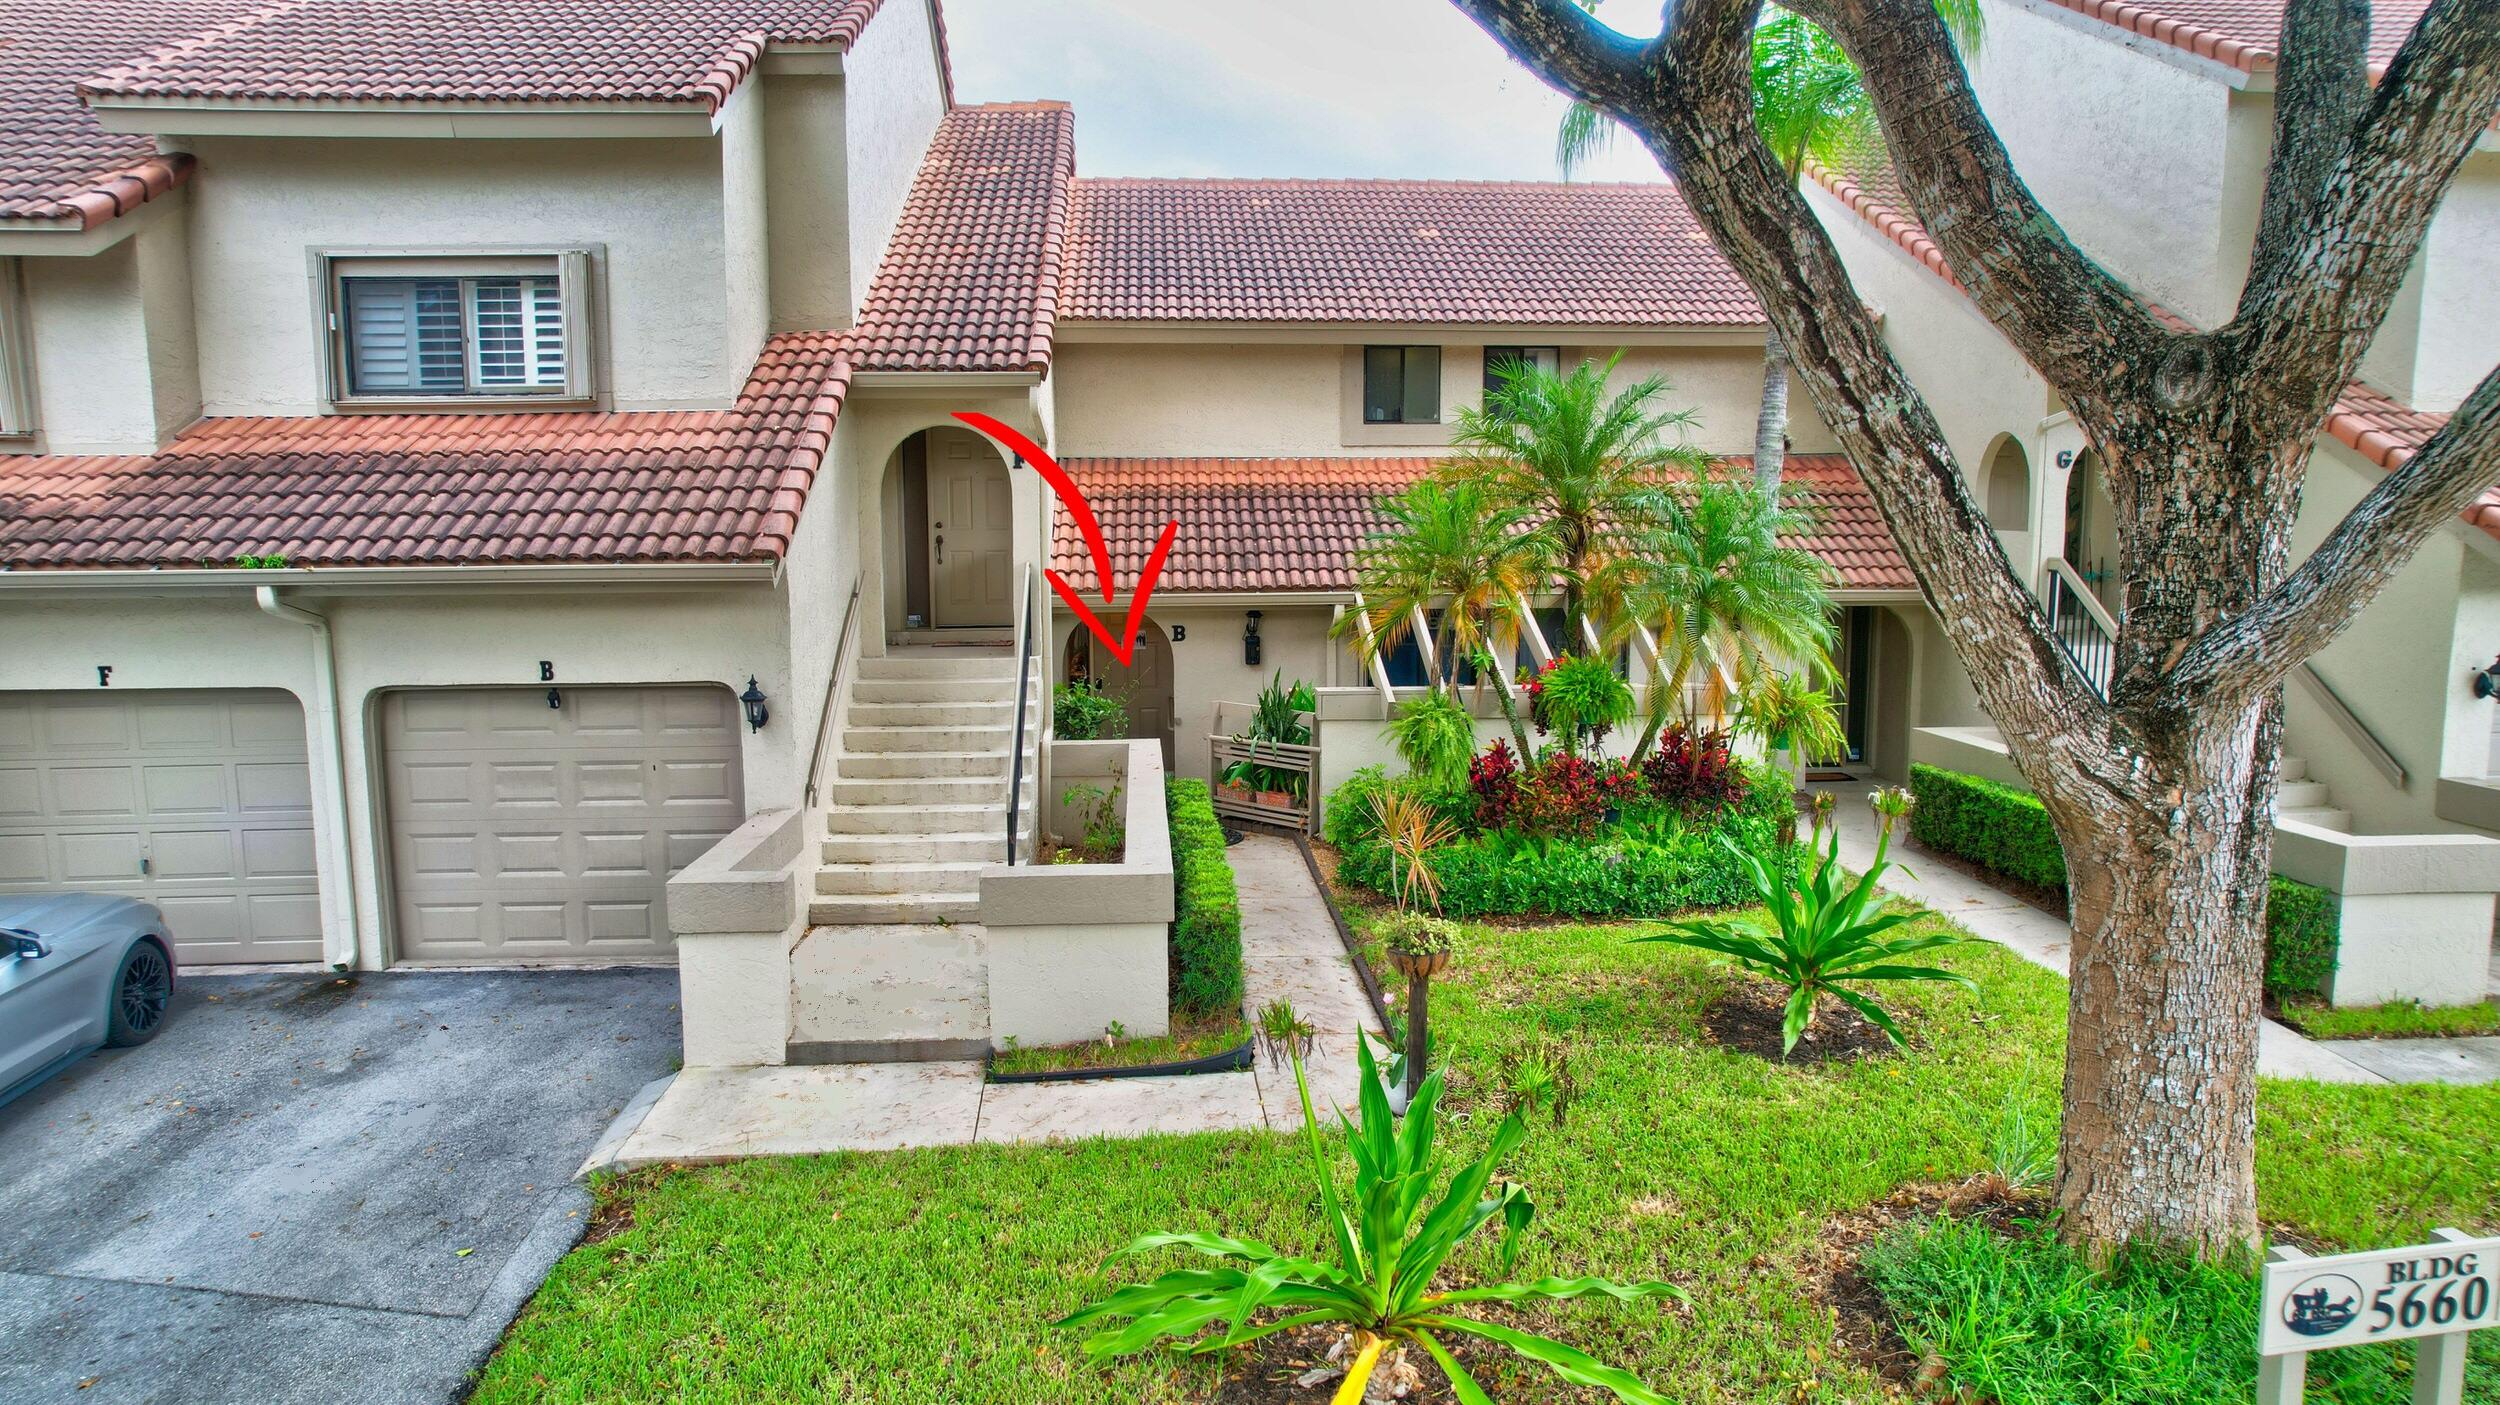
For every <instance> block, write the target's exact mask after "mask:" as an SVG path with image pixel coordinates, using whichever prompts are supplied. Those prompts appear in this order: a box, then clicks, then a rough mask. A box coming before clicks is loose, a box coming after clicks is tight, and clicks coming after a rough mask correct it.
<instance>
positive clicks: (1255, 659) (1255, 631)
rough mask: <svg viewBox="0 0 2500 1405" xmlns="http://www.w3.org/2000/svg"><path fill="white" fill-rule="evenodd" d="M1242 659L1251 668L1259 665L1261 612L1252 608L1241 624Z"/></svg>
mask: <svg viewBox="0 0 2500 1405" xmlns="http://www.w3.org/2000/svg"><path fill="white" fill-rule="evenodd" d="M1241 661H1242V662H1243V663H1244V664H1246V665H1248V666H1249V667H1251V668H1257V667H1258V666H1259V612H1258V611H1256V610H1252V611H1251V612H1250V617H1249V619H1247V620H1245V621H1244V622H1243V623H1242V626H1241Z"/></svg>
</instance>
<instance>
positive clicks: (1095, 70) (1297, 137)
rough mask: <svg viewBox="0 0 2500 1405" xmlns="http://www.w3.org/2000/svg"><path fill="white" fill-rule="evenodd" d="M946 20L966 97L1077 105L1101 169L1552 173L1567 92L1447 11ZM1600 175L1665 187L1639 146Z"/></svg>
mask: <svg viewBox="0 0 2500 1405" xmlns="http://www.w3.org/2000/svg"><path fill="white" fill-rule="evenodd" d="M1618 9H1621V10H1625V11H1626V13H1616V12H1615V11H1616V10H1618ZM1603 13H1605V15H1606V17H1607V18H1608V19H1609V20H1610V21H1612V22H1615V23H1618V24H1621V25H1623V26H1624V27H1625V28H1626V29H1627V30H1628V29H1630V28H1632V27H1633V26H1634V25H1636V24H1637V23H1638V20H1639V14H1638V12H1637V11H1633V10H1630V8H1629V7H1627V6H1624V5H1621V4H1620V3H1618V4H1617V5H1613V6H1610V7H1609V8H1608V9H1607V10H1606V11H1604V12H1603ZM1649 18H1650V23H1651V26H1652V27H1653V28H1654V27H1655V23H1656V17H1655V13H1654V6H1653V7H1652V10H1651V13H1650V16H1649ZM946 19H947V36H948V43H949V46H950V47H951V49H952V50H953V53H954V59H955V72H956V91H957V94H958V96H959V97H960V98H961V99H962V100H963V101H966V102H993V101H1003V100H1008V99H1015V98H1065V99H1067V100H1069V101H1071V102H1073V103H1075V104H1076V112H1077V163H1078V168H1079V169H1080V170H1082V171H1084V172H1085V173H1086V174H1088V175H1183V176H1205V175H1224V176H1404V177H1412V178H1439V179H1472V180H1550V179H1552V178H1554V176H1555V174H1556V172H1555V167H1554V128H1555V125H1556V123H1558V122H1559V121H1560V120H1561V117H1562V113H1563V108H1564V105H1565V104H1564V101H1563V99H1562V97H1561V96H1560V95H1559V94H1557V93H1554V92H1553V91H1552V90H1550V89H1548V88H1546V87H1545V85H1544V84H1543V83H1541V82H1539V81H1538V80H1537V79H1536V78H1535V77H1534V76H1533V75H1531V74H1529V73H1528V72H1527V71H1526V70H1525V69H1523V68H1520V67H1519V66H1518V65H1517V64H1516V63H1514V62H1513V61H1512V60H1511V58H1510V56H1509V55H1508V54H1506V53H1504V52H1503V51H1502V50H1501V48H1500V46H1498V45H1496V44H1495V43H1494V42H1493V41H1492V39H1490V38H1489V37H1487V36H1486V35H1485V34H1484V32H1483V31H1481V30H1479V29H1477V28H1476V26H1475V25H1474V23H1472V22H1471V21H1469V20H1468V19H1467V18H1466V17H1465V16H1463V15H1461V14H1460V13H1459V12H1458V11H1457V10H1456V9H1454V8H1453V7H1451V6H1450V5H1449V4H1448V3H1447V0H1265V2H1264V3H1249V4H1231V3H1214V0H946ZM1587 177H1588V178H1590V179H1599V180H1657V179H1660V178H1661V177H1660V175H1659V171H1658V167H1657V164H1656V162H1655V161H1653V160H1652V159H1651V158H1650V156H1649V154H1648V152H1646V151H1644V150H1643V149H1642V148H1641V146H1640V144H1639V143H1638V142H1636V141H1634V140H1632V139H1631V138H1629V137H1622V138H1619V139H1618V140H1617V141H1616V143H1615V149H1614V150H1613V151H1612V152H1610V153H1609V154H1607V155H1605V156H1603V157H1601V158H1600V159H1599V160H1598V161H1597V162H1596V163H1595V165H1594V166H1593V168H1592V169H1591V170H1590V171H1589V172H1588V173H1587Z"/></svg>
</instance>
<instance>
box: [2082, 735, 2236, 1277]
mask: <svg viewBox="0 0 2500 1405" xmlns="http://www.w3.org/2000/svg"><path fill="white" fill-rule="evenodd" d="M2274 716H2275V714H2274V711H2273V709H2272V708H2271V707H2270V706H2267V707H2261V708H2259V709H2256V710H2253V711H2251V710H2240V711H2238V712H2236V713H2235V714H2233V715H2227V716H2220V717H2198V718H2196V719H2195V720H2194V721H2192V722H2190V723H2189V724H2188V735H2187V736H2186V737H2185V739H2184V740H2183V741H2182V742H2181V743H2180V745H2179V746H2177V747H2176V748H2173V747H2170V746H2164V747H2160V748H2157V750H2158V751H2159V752H2160V753H2163V754H2162V755H2161V756H2160V758H2159V759H2158V760H2154V759H2152V758H2149V757H2148V762H2149V763H2150V764H2148V765H2147V766H2146V768H2145V769H2144V771H2143V772H2142V773H2141V776H2140V786H2138V787H2137V788H2135V789H2134V791H2133V793H2132V794H2131V795H2130V796H2128V797H2127V799H2126V800H2125V801H2124V802H2122V803H2119V804H2107V803H2104V804H2101V805H2099V806H2097V807H2094V808H2093V809H2091V810H2090V811H2088V812H2087V811H2084V810H2081V809H2079V808H2077V807H2072V806H2065V805H2061V806H2059V807H2057V808H2058V812H2059V813H2058V821H2059V822H2058V832H2059V837H2060V838H2061V840H2063V842H2064V845H2065V849H2066V852H2067V854H2068V856H2069V858H2068V880H2069V890H2068V891H2069V896H2070V901H2071V903H2072V908H2073V922H2074V945H2073V952H2072V959H2073V968H2074V981H2073V983H2072V985H2071V987H2070V989H2069V993H2068V997H2069V1003H2068V1007H2067V1031H2066V1039H2067V1049H2066V1096H2065V1107H2066V1117H2065V1125H2064V1128H2063V1131H2062V1133H2061V1137H2060V1145H2059V1155H2058V1180H2057V1204H2058V1208H2059V1209H2060V1210H2061V1211H2062V1212H2063V1214H2064V1216H2065V1224H2064V1228H2065V1231H2066V1233H2067V1234H2068V1235H2070V1236H2072V1237H2074V1238H2075V1239H2077V1240H2079V1241H2080V1242H2081V1243H2083V1244H2085V1245H2087V1246H2090V1247H2092V1248H2093V1249H2095V1250H2096V1251H2098V1252H2101V1253H2104V1254H2105V1253H2106V1252H2107V1251H2109V1250H2110V1249H2111V1248H2114V1247H2115V1246H2117V1245H2121V1244H2126V1243H2130V1242H2142V1241H2158V1242H2162V1243H2169V1244H2176V1245H2182V1246H2186V1247H2191V1248H2193V1249H2194V1250H2195V1251H2196V1252H2198V1253H2200V1254H2205V1255H2218V1254H2223V1253H2226V1252H2230V1251H2232V1250H2234V1249H2236V1248H2240V1247H2244V1246H2246V1245H2248V1244H2250V1243H2252V1242H2253V1241H2254V1239H2255V1236H2256V1231H2257V1177H2256V1165H2255V1159H2254V1158H2255V1145H2256V1118H2257V1032H2258V1028H2259V1021H2260V1019H2261V1015H2262V1011H2261V1008H2260V1003H2259V996H2260V985H2261V981H2260V972H2261V971H2262V969H2263V967H2264V950H2265V935H2264V934H2265V907H2266V889H2267V881H2266V880H2267V870H2268V866H2269V861H2270V859H2271V856H2272V852H2271V851H2272V848H2273V833H2274V831H2273V822H2272V818H2271V813H2272V808H2273V807H2272V803H2271V797H2272V795H2273V792H2274V769H2275V768H2274V755H2275V751H2276V746H2275V740H2276V739H2275V732H2276V730H2277V728H2276V725H2275V722H2274V720H2273V719H2274ZM2181 796H2186V797H2190V800H2189V803H2188V804H2187V805H2185V806H2182V805H2181V804H2180V803H2179V798H2180V797H2181Z"/></svg>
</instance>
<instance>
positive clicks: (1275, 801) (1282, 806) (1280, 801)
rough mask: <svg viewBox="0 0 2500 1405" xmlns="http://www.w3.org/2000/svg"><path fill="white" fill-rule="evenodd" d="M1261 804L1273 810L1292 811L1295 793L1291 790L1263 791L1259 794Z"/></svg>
mask: <svg viewBox="0 0 2500 1405" xmlns="http://www.w3.org/2000/svg"><path fill="white" fill-rule="evenodd" d="M1259 803H1260V804H1262V805H1265V806H1266V807H1267V808H1269V809H1271V810H1290V809H1292V808H1293V792H1292V791H1290V790H1262V791H1260V792H1259Z"/></svg>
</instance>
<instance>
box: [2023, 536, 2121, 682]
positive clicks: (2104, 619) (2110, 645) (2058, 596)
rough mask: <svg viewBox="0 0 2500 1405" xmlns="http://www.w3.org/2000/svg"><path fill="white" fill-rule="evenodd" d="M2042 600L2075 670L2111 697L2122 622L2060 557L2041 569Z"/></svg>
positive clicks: (2053, 630)
mask: <svg viewBox="0 0 2500 1405" xmlns="http://www.w3.org/2000/svg"><path fill="white" fill-rule="evenodd" d="M2040 603H2041V604H2042V605H2044V606H2045V607H2047V609H2048V614H2049V633H2050V634H2052V635H2054V636H2056V638H2057V642H2058V643H2059V645H2061V646H2062V647H2064V649H2065V650H2066V657H2067V658H2068V659H2069V660H2071V661H2073V663H2074V665H2075V671H2076V672H2078V673H2080V674H2082V675H2083V681H2085V682H2086V683H2089V684H2091V685H2092V691H2094V692H2096V693H2098V694H2100V695H2101V696H2102V697H2104V698H2106V697H2108V696H2109V679H2110V674H2111V673H2112V672H2114V671H2115V670H2116V668H2117V663H2118V621H2116V620H2114V619H2111V618H2110V616H2109V611H2108V610H2106V609H2103V608H2102V606H2101V602H2100V598H2099V597H2098V596H2096V595H2094V594H2093V593H2092V587H2091V586H2089V585H2086V584H2085V583H2084V580H2083V578H2082V577H2081V576H2078V575H2076V574H2075V571H2074V568H2073V567H2071V566H2069V565H2067V564H2066V562H2065V561H2064V560H2063V559H2061V558H2059V557H2054V556H2052V557H2050V558H2049V560H2048V563H2047V564H2046V565H2045V566H2044V567H2043V568H2042V570H2041V580H2040Z"/></svg>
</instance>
